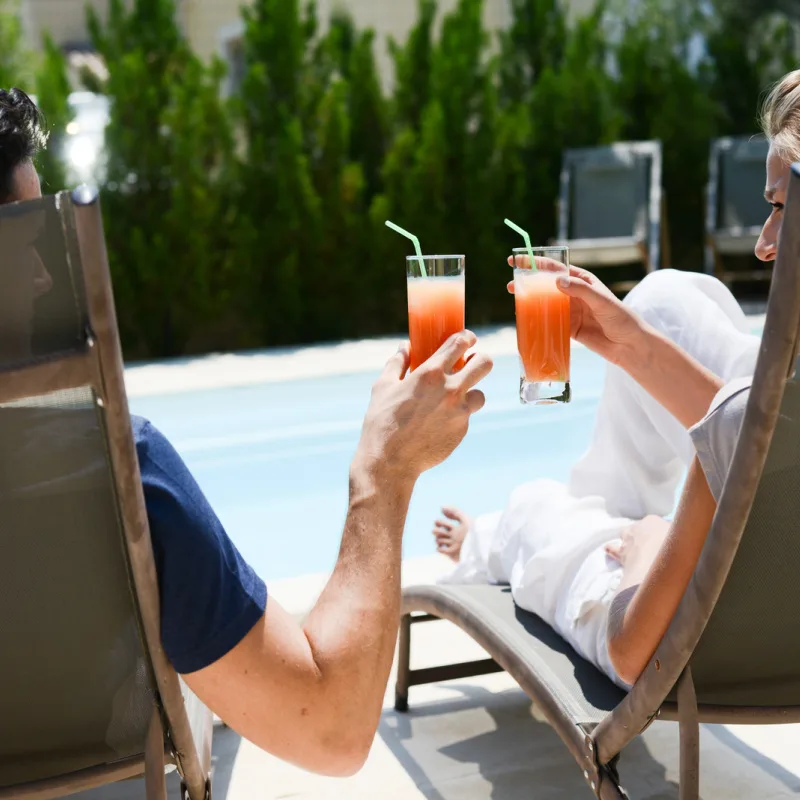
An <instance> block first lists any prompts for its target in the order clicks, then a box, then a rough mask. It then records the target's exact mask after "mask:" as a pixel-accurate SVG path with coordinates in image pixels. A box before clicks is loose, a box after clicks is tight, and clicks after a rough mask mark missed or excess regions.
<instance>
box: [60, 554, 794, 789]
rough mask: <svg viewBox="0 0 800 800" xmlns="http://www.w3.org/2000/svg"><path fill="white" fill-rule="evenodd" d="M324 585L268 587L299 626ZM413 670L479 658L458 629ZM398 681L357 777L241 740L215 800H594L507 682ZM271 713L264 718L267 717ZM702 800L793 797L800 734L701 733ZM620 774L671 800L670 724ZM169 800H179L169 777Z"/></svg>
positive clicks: (431, 640) (410, 577)
mask: <svg viewBox="0 0 800 800" xmlns="http://www.w3.org/2000/svg"><path fill="white" fill-rule="evenodd" d="M445 566H446V565H445V562H444V560H443V559H442V558H441V557H440V556H436V555H434V556H431V557H430V558H421V559H411V560H409V561H407V562H405V564H404V568H403V582H404V584H406V585H409V584H412V583H424V582H429V581H431V580H434V579H435V577H436V575H438V574H440V572H441V571H442V570H443V569H444V568H445ZM324 582H325V576H323V575H318V576H307V577H304V578H296V579H290V580H285V581H278V582H276V583H274V584H272V585H271V589H270V590H271V593H272V596H273V597H275V598H276V599H277V600H278V601H279V602H280V603H281V604H282V605H284V606H286V608H287V609H289V610H290V611H292V613H295V614H298V615H300V614H303V613H304V612H305V611H306V610H307V609H308V608H309V607H310V604H311V603H313V599H314V598H315V597H316V595H317V593H318V592H319V590H320V589H321V588H322V586H323V585H324ZM414 641H415V646H414V650H413V654H414V656H415V657H414V659H413V661H414V666H433V665H435V664H437V663H443V662H445V661H447V660H448V659H453V660H455V659H458V660H462V659H463V660H466V659H471V658H475V657H480V653H481V651H480V648H478V647H477V645H475V644H474V643H473V642H471V641H470V640H469V639H468V638H467V637H466V636H465V635H464V634H462V633H461V632H459V631H458V630H457V629H456V628H455V626H452V625H449V624H448V623H431V624H429V625H425V626H421V627H420V629H419V630H418V631H415V640H414ZM392 702H393V680H392V681H390V683H389V687H388V688H387V692H386V697H385V707H384V713H383V718H382V720H381V725H380V729H379V731H378V735H377V736H376V738H375V742H374V744H373V747H372V751H371V753H370V757H369V759H368V761H367V764H366V766H365V767H364V769H363V770H362V771H361V772H360V773H359V774H358V775H356V776H355V777H353V778H348V779H344V780H336V779H329V778H322V777H319V776H315V775H310V774H309V773H307V772H304V771H302V770H300V769H297V768H295V767H292V766H290V765H288V764H284V763H282V762H280V761H278V760H277V759H275V758H273V757H272V756H269V755H267V754H265V753H263V752H261V751H259V750H258V749H257V748H256V747H254V746H253V745H251V744H250V743H249V742H247V741H244V740H242V739H241V738H240V737H239V736H238V735H237V734H236V733H234V732H233V731H232V730H229V729H227V728H224V727H221V726H219V727H217V728H216V731H215V736H214V800H279V799H283V798H292V799H293V800H361V799H362V798H363V800H523V798H524V799H525V800H530V798H536V799H537V800H556V798H559V800H561V799H562V798H566V799H567V800H581V799H582V798H585V800H590V798H591V797H592V794H591V792H589V791H588V789H587V787H586V785H585V783H584V780H583V776H582V774H581V772H580V770H579V769H578V767H577V765H576V764H575V762H574V760H573V759H572V757H571V756H570V754H569V752H568V751H567V749H566V747H565V746H563V744H562V743H561V741H560V739H559V738H558V737H557V736H556V735H555V734H554V733H553V731H552V730H551V729H550V728H549V726H548V725H547V724H545V723H544V722H542V721H540V719H537V717H539V715H538V714H537V713H536V712H535V710H534V709H532V708H531V704H530V702H529V701H528V700H527V698H526V696H525V695H524V694H523V693H522V692H521V691H520V690H519V689H518V688H517V686H516V684H515V683H514V681H513V680H512V679H511V678H510V677H508V676H507V675H505V674H500V675H490V676H486V677H479V678H471V679H469V680H461V681H453V682H450V683H442V684H434V685H432V686H421V687H417V688H415V689H412V692H411V711H410V713H408V714H398V713H396V712H395V711H394V709H393V708H392ZM267 713H268V712H267ZM701 745H702V775H701V783H700V785H701V796H702V797H703V798H705V800H745V798H746V799H747V800H784V799H785V798H796V797H798V796H800V757H798V755H797V754H798V752H800V725H784V726H771V727H770V726H722V725H706V726H703V730H702V734H701ZM620 766H621V773H622V776H623V781H624V785H625V788H626V789H627V790H628V792H629V793H630V797H631V799H632V800H645V799H646V800H668V799H669V798H677V797H678V788H677V774H678V737H677V726H676V725H675V724H673V723H667V722H662V723H656V724H655V725H653V726H652V727H651V728H650V729H649V730H648V731H647V732H646V733H645V734H644V736H643V737H641V738H640V739H639V740H637V741H635V742H634V743H633V744H632V745H631V746H630V747H629V748H628V749H627V750H626V751H625V753H624V756H623V758H622V760H621V764H620ZM169 784H170V795H169V797H170V800H173V798H174V800H177V798H178V797H179V792H178V784H177V781H176V779H175V776H174V775H172V776H170V781H169ZM143 788H144V787H143V785H142V782H141V781H129V782H127V783H123V784H118V785H116V786H112V787H108V788H104V789H96V790H93V791H91V792H83V793H81V794H79V795H77V796H76V797H78V798H80V800H134V798H141V797H143Z"/></svg>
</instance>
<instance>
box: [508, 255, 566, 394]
mask: <svg viewBox="0 0 800 800" xmlns="http://www.w3.org/2000/svg"><path fill="white" fill-rule="evenodd" d="M527 255H528V250H527V248H519V249H516V250H514V300H515V304H516V310H517V347H518V349H519V355H520V362H521V379H520V390H519V397H520V400H521V402H522V403H523V404H525V405H529V404H530V405H544V404H549V403H569V402H570V400H571V399H572V391H571V389H570V385H569V380H570V376H569V368H570V322H569V297H567V295H565V294H564V293H563V292H561V291H559V289H558V287H557V286H556V279H557V278H558V276H559V275H564V274H569V267H568V266H567V265H568V264H569V249H568V248H566V247H534V248H533V255H534V258H535V259H536V263H537V267H538V268H534V269H530V268H529V265H528V261H529V259H528V258H527ZM540 259H549V260H547V261H542V260H540Z"/></svg>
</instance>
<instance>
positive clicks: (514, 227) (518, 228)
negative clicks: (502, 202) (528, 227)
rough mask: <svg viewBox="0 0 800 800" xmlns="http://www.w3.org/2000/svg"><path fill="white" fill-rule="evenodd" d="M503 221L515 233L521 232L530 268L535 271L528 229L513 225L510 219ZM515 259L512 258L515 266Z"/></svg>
mask: <svg viewBox="0 0 800 800" xmlns="http://www.w3.org/2000/svg"><path fill="white" fill-rule="evenodd" d="M503 222H505V223H506V225H508V227H509V228H511V229H512V230H515V231H516V232H517V233H519V234H521V236H522V238H523V239H524V240H525V247H527V248H528V256H530V259H531V269H532V270H533V271H534V272H536V270H537V267H536V259H535V258H534V257H533V247H531V237H530V236H528V231H524V230H522V228H520V226H519V225H515V224H514V223H513V222H512V221H511V220H510V219H506V220H503ZM516 265H517V264H516V259H515V260H514V266H516Z"/></svg>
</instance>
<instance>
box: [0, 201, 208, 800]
mask: <svg viewBox="0 0 800 800" xmlns="http://www.w3.org/2000/svg"><path fill="white" fill-rule="evenodd" d="M39 258H41V261H40V260H39ZM43 265H44V266H43ZM47 289H49V291H46V293H45V294H43V296H41V297H40V298H39V299H38V300H37V301H36V302H34V295H35V294H37V293H41V292H43V291H45V290H47ZM0 452H1V453H2V455H1V456H0V515H1V516H0V518H1V519H2V520H3V523H2V525H0V552H1V553H2V558H0V609H1V610H0V632H1V633H0V635H2V653H3V655H2V658H1V659H0V686H2V691H0V798H2V800H8V799H9V798H14V800H22V799H23V798H25V799H26V800H33V799H34V798H36V800H46V798H55V797H61V796H63V795H67V794H72V793H73V792H77V791H80V790H84V789H89V788H92V787H95V786H100V785H102V784H107V783H111V782H114V781H119V780H124V779H128V778H132V777H138V776H144V778H145V787H146V797H147V798H148V800H165V798H166V784H165V771H166V769H169V768H175V767H176V768H177V770H178V772H179V773H180V778H181V786H182V796H183V797H186V796H188V797H189V798H191V800H207V799H208V798H210V796H211V784H210V779H209V774H210V759H211V733H212V722H213V718H212V716H211V714H210V713H209V711H208V710H207V709H206V708H205V707H204V706H203V705H202V704H201V703H200V702H199V701H198V700H197V698H196V697H194V696H193V695H192V694H191V692H190V691H189V690H188V688H187V687H186V686H185V685H184V684H183V683H182V681H181V680H180V678H179V677H178V675H177V674H176V673H175V671H174V670H173V669H172V667H171V666H170V664H169V662H168V660H167V658H166V656H165V654H164V650H163V649H162V646H161V637H160V630H159V628H160V625H159V621H160V617H159V594H158V584H157V581H156V570H155V565H154V561H153V552H152V546H151V542H150V534H149V530H148V522H147V515H146V512H145V506H144V497H143V492H142V486H141V481H140V477H139V466H138V462H137V456H136V449H135V446H134V442H133V437H132V434H131V425H130V417H129V412H128V404H127V400H126V396H125V386H124V382H123V368H122V358H121V353H120V345H119V340H118V336H117V327H116V315H115V311H114V302H113V296H112V291H111V283H110V278H109V271H108V263H107V259H106V251H105V243H104V237H103V228H102V220H101V215H100V207H99V203H98V201H97V195H96V193H94V192H92V191H91V190H88V189H85V188H84V189H82V190H79V191H77V192H76V193H75V194H74V195H72V196H71V195H70V194H68V193H63V194H60V195H58V196H56V197H47V198H43V199H41V200H36V201H32V202H28V203H21V204H14V205H8V206H4V207H2V208H0ZM168 765H174V766H172V767H169V766H168Z"/></svg>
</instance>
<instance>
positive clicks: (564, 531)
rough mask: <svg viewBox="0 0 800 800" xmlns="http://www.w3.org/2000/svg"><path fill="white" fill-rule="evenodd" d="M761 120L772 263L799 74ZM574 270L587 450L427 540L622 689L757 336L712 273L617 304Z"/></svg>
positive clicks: (742, 390)
mask: <svg viewBox="0 0 800 800" xmlns="http://www.w3.org/2000/svg"><path fill="white" fill-rule="evenodd" d="M762 120H763V128H764V132H765V134H766V136H767V138H768V139H769V142H770V150H769V156H768V158H767V164H766V174H767V179H766V191H765V194H764V196H765V199H766V202H767V203H768V204H769V206H771V209H770V211H769V217H768V219H767V221H766V223H765V224H764V228H763V231H762V233H761V237H760V238H759V240H758V244H757V245H756V255H757V256H758V258H759V259H761V260H762V261H764V262H771V261H773V260H774V259H775V257H776V254H777V250H778V239H779V236H780V230H781V224H782V221H783V204H784V202H785V199H786V190H787V186H788V181H789V168H790V164H791V163H792V162H793V161H795V160H800V70H798V71H796V72H792V73H790V74H789V75H787V76H785V77H784V78H783V80H781V81H780V82H779V83H778V84H777V85H776V86H775V87H774V89H773V90H772V92H771V93H770V95H769V97H768V99H767V101H766V103H765V105H764V110H763V114H762ZM539 266H540V268H546V267H547V265H546V264H545V263H543V264H540V265H539ZM570 273H571V274H570V276H569V277H568V278H566V277H565V278H563V279H561V281H562V282H561V283H560V284H559V285H560V288H561V291H563V292H564V293H565V294H567V295H569V296H570V297H571V298H572V304H571V305H572V336H573V338H574V339H575V340H576V341H578V342H580V343H582V344H583V345H585V346H586V347H588V348H589V349H590V350H593V351H594V352H595V353H598V354H599V355H601V356H602V357H603V358H604V359H605V360H606V361H607V362H608V370H607V376H606V383H605V387H604V391H603V396H602V398H601V401H600V405H599V408H598V412H597V420H596V423H595V430H594V433H593V436H592V441H591V444H590V446H589V449H588V451H587V453H586V454H585V455H584V456H583V458H581V460H580V461H579V462H578V463H577V464H576V465H575V467H574V468H573V470H572V472H571V475H570V478H569V480H568V482H567V483H566V484H561V483H558V482H556V481H550V480H537V481H534V482H532V483H529V484H525V485H524V486H521V487H519V488H517V489H516V490H515V491H514V492H513V493H512V495H511V498H510V500H509V502H508V505H507V506H506V509H505V510H504V511H503V512H500V513H496V514H490V515H484V516H482V517H478V518H477V519H475V520H474V521H472V520H470V519H469V518H468V517H466V516H465V515H463V514H462V513H461V512H459V511H457V510H455V509H445V510H444V511H445V517H446V519H442V520H439V521H438V522H437V523H436V525H435V528H434V535H435V537H436V540H437V545H438V549H439V551H440V552H442V553H445V554H446V555H449V556H450V557H451V558H453V560H454V561H455V562H456V567H455V570H454V572H453V573H452V575H450V576H448V577H447V578H446V579H445V580H446V581H447V582H457V583H462V582H480V581H483V582H485V581H489V582H495V583H510V584H511V587H512V591H513V593H514V597H515V600H516V602H517V604H518V605H520V606H521V607H523V608H526V609H528V610H530V611H533V612H534V613H536V614H538V615H539V616H541V617H542V618H543V619H545V620H546V621H547V622H548V623H550V624H551V625H552V626H553V627H554V628H555V629H556V630H557V631H559V633H561V635H562V636H563V637H564V638H565V639H567V641H569V642H570V643H571V644H572V645H573V646H574V647H575V649H576V650H577V651H578V652H580V653H581V654H582V655H583V656H584V657H585V658H587V659H588V660H590V661H592V662H593V663H595V664H596V665H597V666H598V667H600V668H601V669H602V670H603V671H605V672H606V673H607V674H608V675H609V676H610V677H611V678H612V679H613V680H615V681H616V682H617V683H619V684H621V685H627V684H632V683H633V682H634V681H635V680H636V679H637V678H638V676H639V675H640V674H641V672H642V670H643V669H644V667H645V665H646V664H647V662H648V660H649V659H650V657H651V656H652V654H653V653H654V652H655V649H656V647H657V646H658V644H659V642H660V640H661V638H662V637H663V635H664V633H665V632H666V630H667V627H668V626H669V623H670V621H671V619H672V617H673V615H674V614H675V611H676V610H677V608H678V605H679V603H680V601H681V598H682V596H683V593H684V591H685V590H686V587H687V585H688V583H689V580H690V578H691V576H692V573H693V572H694V569H695V566H696V565H697V561H698V559H699V557H700V552H701V550H702V548H703V544H704V542H705V538H706V535H707V533H708V531H709V528H710V525H711V521H712V519H713V516H714V513H715V511H716V505H717V501H718V499H719V496H720V494H721V491H722V487H723V485H724V483H725V478H726V476H727V471H728V467H729V465H730V461H731V459H732V456H733V451H734V448H735V445H736V440H737V438H738V434H739V430H740V427H741V423H742V419H743V416H744V411H745V407H746V405H747V397H748V393H749V387H750V380H751V377H752V375H753V372H754V369H755V364H756V358H757V355H758V349H759V339H758V337H756V336H754V335H752V333H751V332H750V329H749V326H748V323H747V320H746V318H745V315H744V313H743V312H742V310H741V308H740V307H739V305H738V303H737V302H736V300H735V299H734V297H733V295H732V294H731V293H730V291H729V290H728V289H727V287H725V286H724V285H723V284H722V283H720V282H719V281H718V280H716V279H715V278H713V277H711V276H710V275H705V274H696V273H690V272H678V271H673V270H662V271H659V272H656V273H653V274H651V275H649V276H648V277H647V278H645V279H644V280H643V281H642V282H641V283H640V284H639V286H637V288H636V289H634V290H633V291H632V292H631V293H630V294H629V295H628V297H627V298H626V300H625V302H620V301H619V300H618V299H617V298H616V297H614V295H613V294H612V293H611V292H610V291H609V290H608V289H607V288H606V287H605V286H604V285H603V284H602V283H601V282H600V281H599V280H598V279H597V278H596V277H595V276H594V275H592V274H590V273H589V272H586V271H585V270H582V269H578V268H575V267H571V269H570ZM687 470H688V473H687ZM684 475H686V481H685V484H684V488H683V492H682V495H681V497H680V501H679V503H678V506H677V511H676V512H675V514H674V517H673V518H672V519H671V520H668V519H667V517H669V516H670V515H671V513H672V511H673V509H674V508H675V497H676V492H677V489H678V486H679V484H680V481H681V479H682V478H683V477H684Z"/></svg>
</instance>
